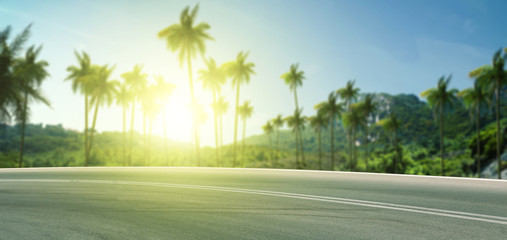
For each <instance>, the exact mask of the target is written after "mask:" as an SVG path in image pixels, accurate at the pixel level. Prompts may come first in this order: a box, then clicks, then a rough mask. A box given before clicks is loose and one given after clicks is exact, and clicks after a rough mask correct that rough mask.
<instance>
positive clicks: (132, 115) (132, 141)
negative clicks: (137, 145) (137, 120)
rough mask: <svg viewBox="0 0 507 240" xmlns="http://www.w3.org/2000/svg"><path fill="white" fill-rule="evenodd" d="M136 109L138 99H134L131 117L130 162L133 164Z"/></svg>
mask: <svg viewBox="0 0 507 240" xmlns="http://www.w3.org/2000/svg"><path fill="white" fill-rule="evenodd" d="M135 110H136V101H135V100H134V101H132V114H131V118H130V144H129V145H130V147H129V163H128V165H132V148H134V115H135Z"/></svg>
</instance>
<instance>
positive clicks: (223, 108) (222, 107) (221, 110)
mask: <svg viewBox="0 0 507 240" xmlns="http://www.w3.org/2000/svg"><path fill="white" fill-rule="evenodd" d="M212 107H213V112H215V113H216V114H217V115H218V125H219V131H220V147H219V148H220V151H219V153H221V152H222V148H223V146H224V137H223V131H222V130H223V126H222V116H223V115H224V114H226V113H227V109H228V108H229V103H228V102H226V101H225V98H224V97H223V96H220V97H218V101H217V102H215V104H212ZM219 159H220V158H219ZM217 166H218V167H219V166H221V163H220V162H219V163H218V165H217Z"/></svg>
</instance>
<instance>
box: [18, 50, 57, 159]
mask: <svg viewBox="0 0 507 240" xmlns="http://www.w3.org/2000/svg"><path fill="white" fill-rule="evenodd" d="M41 49H42V46H41V47H38V48H35V46H32V47H30V48H28V50H27V51H26V54H25V57H24V58H21V59H17V60H16V61H15V63H14V78H16V79H17V80H18V81H19V84H20V85H21V91H22V93H23V102H22V106H21V108H17V109H16V111H15V115H16V120H17V121H18V122H19V123H21V141H20V146H19V163H18V166H19V167H22V166H23V149H24V143H25V127H26V122H27V121H28V118H29V115H30V108H29V105H28V104H29V102H31V101H37V102H42V103H44V104H46V105H48V106H49V105H50V104H49V101H48V100H47V99H46V98H45V97H44V96H43V95H42V93H41V90H40V88H39V87H40V85H41V84H42V82H43V81H44V80H45V79H46V78H47V77H48V76H49V73H48V72H47V71H46V68H47V66H48V65H49V64H48V63H47V62H46V61H44V60H38V59H37V58H38V56H39V53H40V51H41Z"/></svg>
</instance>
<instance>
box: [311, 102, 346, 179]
mask: <svg viewBox="0 0 507 240" xmlns="http://www.w3.org/2000/svg"><path fill="white" fill-rule="evenodd" d="M337 99H338V97H337V95H336V94H335V93H334V92H331V93H330V94H329V96H328V98H327V101H326V102H321V103H319V104H317V105H315V107H314V108H315V109H317V111H318V112H321V114H323V115H324V116H325V117H326V119H327V121H328V122H329V128H330V129H331V138H330V139H329V141H330V144H331V170H334V166H335V165H334V128H335V121H336V118H337V117H339V116H341V115H342V113H343V111H344V110H343V104H341V103H337Z"/></svg>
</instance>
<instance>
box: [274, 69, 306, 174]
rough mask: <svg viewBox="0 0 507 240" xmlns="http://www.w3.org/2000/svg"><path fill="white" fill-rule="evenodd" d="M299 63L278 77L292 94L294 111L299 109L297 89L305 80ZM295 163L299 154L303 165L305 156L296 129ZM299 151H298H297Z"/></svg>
mask: <svg viewBox="0 0 507 240" xmlns="http://www.w3.org/2000/svg"><path fill="white" fill-rule="evenodd" d="M298 68H299V63H295V64H292V65H291V66H290V69H289V71H288V72H286V73H284V74H282V76H280V78H281V79H283V81H284V82H285V84H287V85H288V86H289V89H290V91H291V92H293V93H294V103H295V106H296V110H298V109H299V104H298V95H297V91H296V90H297V88H298V87H301V86H303V80H304V79H305V72H304V71H299V70H298ZM296 129H297V131H296V133H295V134H296V162H298V158H299V153H301V159H302V163H303V166H304V165H305V154H304V149H303V137H302V136H301V132H299V128H296ZM298 149H299V150H298Z"/></svg>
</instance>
